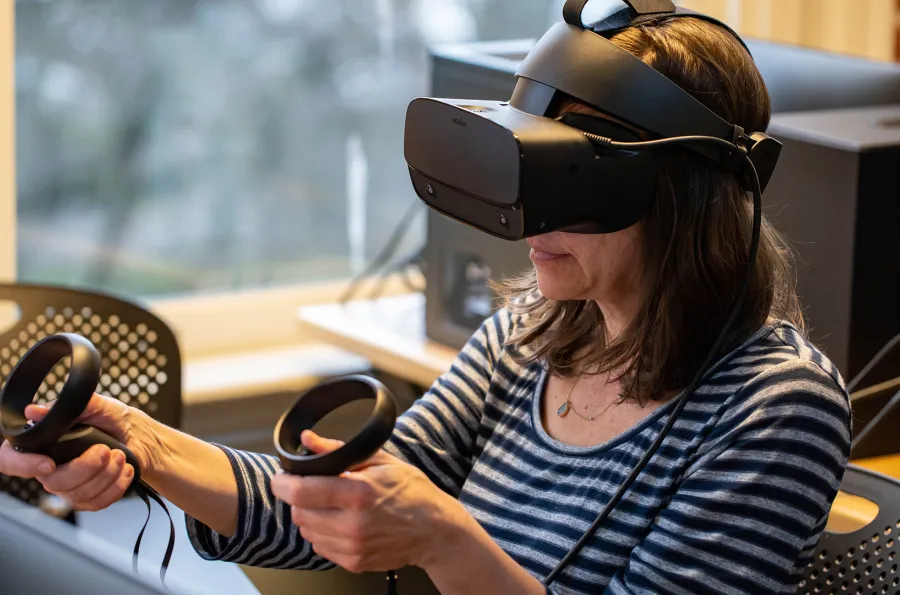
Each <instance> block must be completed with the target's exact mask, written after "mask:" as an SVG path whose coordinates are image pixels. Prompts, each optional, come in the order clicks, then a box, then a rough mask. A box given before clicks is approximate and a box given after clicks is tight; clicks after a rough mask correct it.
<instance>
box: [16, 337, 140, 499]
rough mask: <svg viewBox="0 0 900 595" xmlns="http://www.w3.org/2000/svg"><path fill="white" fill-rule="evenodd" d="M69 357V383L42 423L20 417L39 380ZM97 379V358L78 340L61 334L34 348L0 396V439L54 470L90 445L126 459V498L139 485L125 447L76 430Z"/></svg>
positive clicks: (80, 428)
mask: <svg viewBox="0 0 900 595" xmlns="http://www.w3.org/2000/svg"><path fill="white" fill-rule="evenodd" d="M66 356H71V365H70V368H69V377H68V379H67V380H66V383H65V385H64V386H63V389H62V391H60V393H59V399H58V401H57V402H56V404H55V405H54V406H53V407H52V408H51V409H50V411H49V412H48V413H47V415H46V416H45V417H44V419H42V420H40V421H39V422H36V423H35V422H32V421H30V420H28V419H26V417H25V408H26V407H27V406H28V405H30V404H31V402H32V400H33V399H34V395H35V394H36V393H37V392H38V389H39V388H40V387H41V384H42V383H43V381H44V378H45V377H46V376H47V374H49V373H50V371H51V370H52V369H53V367H54V366H55V365H56V364H58V363H59V362H60V360H62V359H63V358H64V357H66ZM99 378H100V355H99V354H98V353H97V349H96V348H95V347H94V345H93V344H92V343H91V342H90V341H88V340H87V339H85V338H84V337H81V336H79V335H75V334H71V333H61V334H57V335H51V336H49V337H47V338H46V339H43V340H41V341H39V342H38V343H36V344H35V345H34V346H33V347H32V348H31V349H29V350H28V351H27V352H26V353H25V355H24V356H22V358H21V359H20V360H19V361H18V363H17V364H16V366H15V367H14V368H13V370H12V372H11V373H10V375H9V378H8V379H7V381H6V385H5V386H4V387H3V389H2V391H0V433H2V435H3V437H4V438H5V439H6V440H8V441H9V443H10V444H12V445H13V447H14V448H15V449H16V450H19V451H22V452H31V453H38V454H42V455H46V456H48V457H50V458H51V459H53V461H54V462H55V463H56V464H57V465H63V464H65V463H68V462H69V461H71V460H72V459H75V458H77V457H78V456H80V455H81V454H83V453H84V452H85V451H86V450H88V449H89V448H90V447H92V446H94V445H95V444H105V445H106V446H108V447H109V448H110V449H118V450H121V451H122V452H123V453H125V460H126V462H127V463H129V464H130V465H131V466H132V467H134V477H133V479H132V480H131V485H130V486H129V488H128V492H131V491H132V490H133V488H134V486H136V485H137V484H138V483H140V481H141V469H140V465H139V464H138V461H137V458H136V457H135V456H134V453H132V452H131V451H130V450H128V447H126V446H125V445H124V444H122V443H121V442H120V441H118V440H116V439H115V438H113V437H112V436H110V435H109V434H107V433H106V432H104V431H103V430H100V429H98V428H95V427H92V426H87V425H84V424H76V423H75V422H76V420H77V419H78V417H79V416H80V415H81V414H82V412H83V411H84V408H85V407H87V404H88V402H89V401H90V399H91V397H92V396H93V394H94V390H95V389H96V388H97V382H98V381H99Z"/></svg>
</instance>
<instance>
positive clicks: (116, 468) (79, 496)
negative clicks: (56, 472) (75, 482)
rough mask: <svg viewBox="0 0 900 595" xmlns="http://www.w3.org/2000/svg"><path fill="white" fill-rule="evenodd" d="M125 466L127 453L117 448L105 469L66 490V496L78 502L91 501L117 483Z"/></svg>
mask: <svg viewBox="0 0 900 595" xmlns="http://www.w3.org/2000/svg"><path fill="white" fill-rule="evenodd" d="M124 468H125V455H124V454H122V451H120V450H115V451H113V452H112V454H111V455H110V457H109V463H108V464H107V465H106V468H105V469H104V470H103V471H101V472H100V473H98V474H97V475H96V476H95V477H93V478H92V479H90V480H89V481H86V482H84V483H83V484H81V485H80V486H78V487H77V488H75V489H74V490H70V491H68V492H66V493H65V494H64V496H65V497H66V498H68V499H69V500H70V501H72V502H75V503H76V504H79V503H83V502H90V501H91V500H93V499H94V498H96V497H97V496H99V495H100V494H102V493H103V492H105V491H106V490H107V489H109V487H110V486H111V485H113V484H114V483H116V480H117V479H119V475H121V474H122V470H123V469H124Z"/></svg>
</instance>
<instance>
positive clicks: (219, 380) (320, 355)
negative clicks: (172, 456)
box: [182, 343, 371, 407]
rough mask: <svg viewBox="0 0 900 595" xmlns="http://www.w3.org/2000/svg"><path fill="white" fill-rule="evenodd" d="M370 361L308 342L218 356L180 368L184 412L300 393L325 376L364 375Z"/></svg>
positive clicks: (185, 364)
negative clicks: (248, 399)
mask: <svg viewBox="0 0 900 595" xmlns="http://www.w3.org/2000/svg"><path fill="white" fill-rule="evenodd" d="M370 367H371V366H370V365H369V362H368V361H367V360H366V359H365V358H362V357H359V356H357V355H355V354H352V353H350V352H347V351H344V350H342V349H338V348H336V347H332V346H330V345H327V344H316V343H310V344H306V345H302V346H298V347H280V348H274V349H265V350H255V351H252V352H248V353H237V354H228V355H219V356H207V357H196V358H191V359H189V360H188V361H186V362H185V363H184V367H183V376H184V377H183V380H182V386H183V391H182V402H183V405H184V406H185V407H190V406H191V405H199V404H210V403H215V402H224V401H229V400H232V399H245V398H252V397H265V396H268V395H274V394H283V393H292V392H296V393H298V394H299V393H300V392H301V391H303V390H305V389H308V388H310V387H312V386H314V385H315V384H317V383H319V382H321V381H322V380H323V379H325V378H326V377H329V376H337V375H343V374H351V373H358V372H364V371H366V370H368V369H370Z"/></svg>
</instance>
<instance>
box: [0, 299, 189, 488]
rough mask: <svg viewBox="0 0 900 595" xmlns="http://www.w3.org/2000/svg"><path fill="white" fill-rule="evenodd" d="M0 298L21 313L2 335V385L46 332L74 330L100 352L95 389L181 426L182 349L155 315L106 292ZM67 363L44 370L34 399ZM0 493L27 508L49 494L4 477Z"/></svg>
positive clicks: (46, 392) (50, 387) (53, 391)
mask: <svg viewBox="0 0 900 595" xmlns="http://www.w3.org/2000/svg"><path fill="white" fill-rule="evenodd" d="M3 302H14V303H15V304H16V305H17V306H18V309H19V317H18V320H17V321H16V322H15V324H14V325H13V326H12V327H11V328H9V330H7V331H6V332H4V333H3V334H0V382H3V383H5V382H6V379H7V377H8V376H9V374H10V372H11V371H12V368H13V366H15V364H16V362H17V361H18V360H19V358H21V357H22V356H23V355H24V354H25V352H26V351H28V349H29V348H30V347H31V346H32V345H34V344H35V343H37V342H38V341H40V340H41V339H43V338H44V337H47V336H49V335H52V334H55V333H60V332H70V333H76V334H79V335H81V336H83V337H85V338H87V339H89V340H90V341H91V342H92V343H93V344H94V346H96V348H97V351H98V352H99V353H100V356H101V362H102V363H101V366H102V368H101V376H100V383H99V385H98V387H97V392H99V393H102V394H104V395H108V396H111V397H115V398H117V399H119V400H120V401H122V402H124V403H126V404H128V405H131V406H133V407H137V408H139V409H142V410H143V411H145V412H146V413H147V414H148V415H150V416H152V417H153V418H155V419H158V420H160V421H161V422H163V423H165V424H167V425H170V426H173V427H179V426H180V425H181V414H182V403H181V354H180V351H179V349H178V343H177V341H176V339H175V335H174V334H173V332H172V330H171V329H170V328H169V327H168V325H167V324H166V323H165V322H163V321H162V320H161V319H159V318H158V317H157V316H155V315H154V314H152V313H150V312H148V311H147V310H146V309H144V308H142V307H140V306H138V305H137V304H134V303H131V302H128V301H125V300H123V299H120V298H116V297H112V296H110V295H106V294H102V293H98V292H94V291H85V290H77V289H71V288H65V287H58V286H51V285H37V284H0V303H3ZM66 364H67V362H66V361H65V360H63V361H61V362H60V363H59V364H57V366H56V367H55V368H54V369H53V371H52V372H51V373H50V374H49V375H48V377H47V379H46V380H45V381H44V383H43V384H42V385H41V388H40V390H39V391H38V396H37V398H36V399H35V401H36V402H38V403H44V402H47V401H52V400H54V399H55V398H56V397H57V395H58V394H59V391H60V390H62V387H63V384H64V382H65V379H66V371H67V365H66ZM0 441H2V438H0ZM0 491H2V492H7V493H10V494H12V495H13V496H15V497H17V498H19V499H21V500H23V501H25V502H28V503H29V504H32V505H38V504H40V502H41V500H42V499H43V498H44V497H45V496H46V495H47V494H46V492H45V491H44V489H43V487H42V486H41V484H40V482H38V481H37V480H33V479H29V480H23V479H20V478H16V477H9V476H6V475H3V474H0Z"/></svg>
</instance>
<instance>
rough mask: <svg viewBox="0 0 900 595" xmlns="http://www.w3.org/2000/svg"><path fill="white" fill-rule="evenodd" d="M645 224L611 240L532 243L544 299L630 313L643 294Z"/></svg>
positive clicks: (555, 238) (566, 238)
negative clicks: (591, 302) (586, 302)
mask: <svg viewBox="0 0 900 595" xmlns="http://www.w3.org/2000/svg"><path fill="white" fill-rule="evenodd" d="M640 234H641V226H640V223H638V224H636V225H632V226H631V227H629V228H628V229H624V230H622V231H617V232H615V233H608V234H576V233H565V232H560V231H555V232H552V233H548V234H544V235H541V236H536V237H532V238H529V239H528V240H527V242H528V245H529V246H530V247H531V254H530V257H531V261H532V262H533V263H534V268H535V270H536V271H537V280H538V287H539V288H540V290H541V294H542V295H543V296H544V297H547V298H549V299H551V300H556V301H563V300H594V301H596V302H597V303H598V304H600V305H601V307H603V306H613V307H617V308H618V309H625V308H626V305H625V303H626V302H631V301H633V300H634V299H635V298H636V297H637V295H638V294H639V290H640V282H641V277H642V268H643V267H642V259H641V241H640V239H641V238H640Z"/></svg>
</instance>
